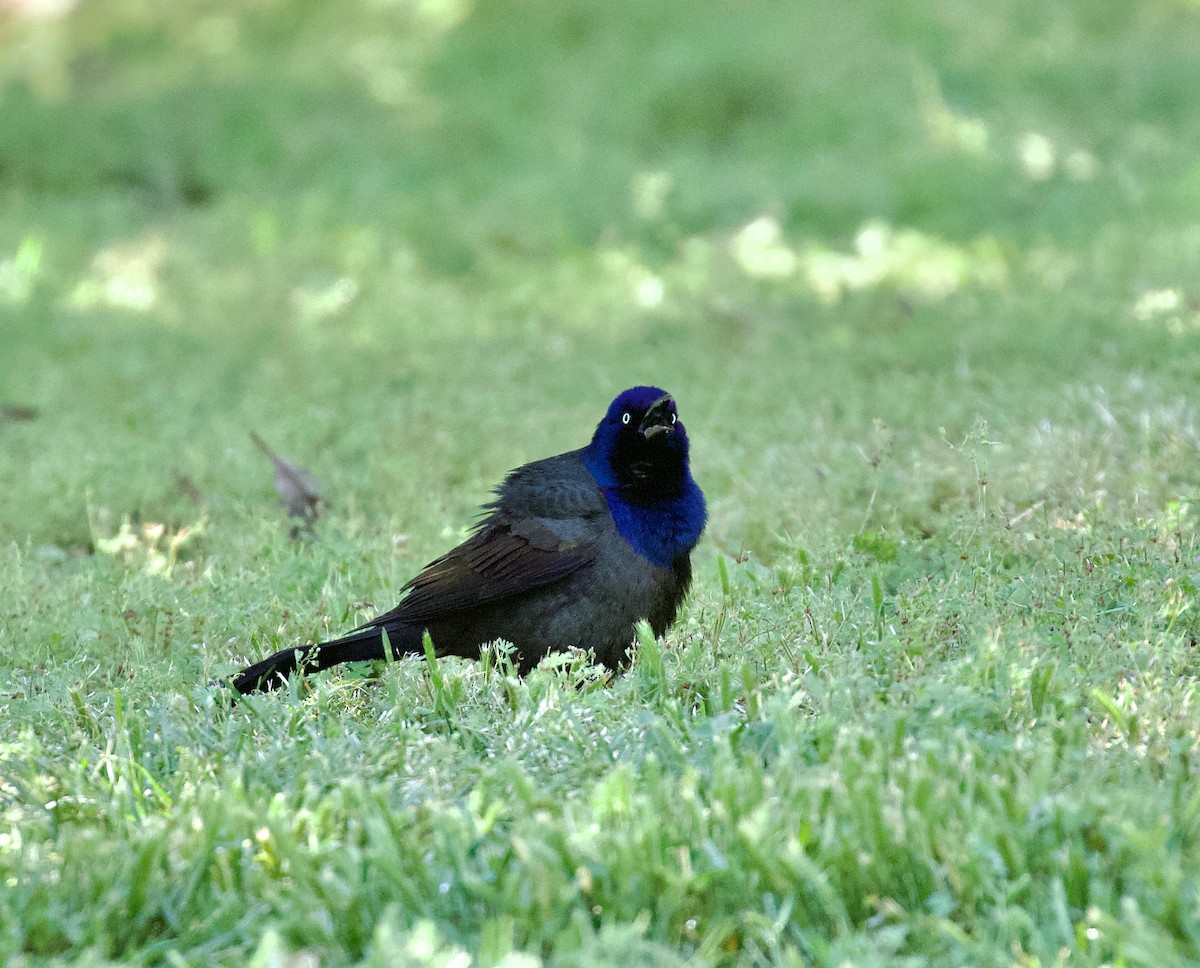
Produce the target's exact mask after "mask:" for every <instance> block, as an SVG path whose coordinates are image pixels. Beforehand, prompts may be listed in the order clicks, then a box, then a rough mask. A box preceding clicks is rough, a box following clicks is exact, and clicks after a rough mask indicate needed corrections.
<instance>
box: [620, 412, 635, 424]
mask: <svg viewBox="0 0 1200 968" xmlns="http://www.w3.org/2000/svg"><path fill="white" fill-rule="evenodd" d="M632 419H633V418H632V417H630V416H629V411H628V410H626V411H625V412H624V413H623V414H621V423H623V424H627V423H629V421H630V420H632Z"/></svg>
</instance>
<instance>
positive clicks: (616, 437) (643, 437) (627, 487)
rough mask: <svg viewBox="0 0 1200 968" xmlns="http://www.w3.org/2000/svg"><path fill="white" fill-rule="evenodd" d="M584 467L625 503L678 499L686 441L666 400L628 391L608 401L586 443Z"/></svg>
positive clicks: (654, 391) (643, 390)
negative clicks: (616, 493)
mask: <svg viewBox="0 0 1200 968" xmlns="http://www.w3.org/2000/svg"><path fill="white" fill-rule="evenodd" d="M587 449H588V458H589V467H590V469H591V470H592V473H593V475H595V476H596V479H597V480H598V481H599V483H600V485H601V486H602V487H617V488H619V489H620V491H621V493H622V495H623V496H625V497H627V498H629V499H630V500H635V501H636V500H644V501H659V500H665V499H668V498H672V497H676V496H678V495H679V494H680V493H681V492H682V490H683V486H684V482H685V481H686V479H687V476H688V473H689V471H688V438H687V431H685V430H684V429H683V421H681V420H680V419H679V411H678V410H677V409H676V407H675V400H674V398H672V396H671V395H670V394H669V393H667V392H665V391H663V390H660V389H659V388H658V387H632V388H630V389H628V390H626V391H624V392H623V393H621V394H620V395H618V396H617V398H616V399H615V400H614V401H613V402H612V404H611V405H610V406H609V408H608V413H606V414H605V415H604V419H603V420H601V421H600V424H599V426H598V427H596V433H595V434H594V435H593V437H592V442H591V444H590V445H589V447H588V448H587Z"/></svg>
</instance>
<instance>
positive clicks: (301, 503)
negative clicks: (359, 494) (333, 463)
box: [250, 430, 321, 527]
mask: <svg viewBox="0 0 1200 968" xmlns="http://www.w3.org/2000/svg"><path fill="white" fill-rule="evenodd" d="M250 439H251V440H253V441H254V445H255V446H256V447H257V448H258V449H259V450H261V451H262V452H263V453H264V454H266V455H267V457H268V458H270V460H271V463H272V464H274V465H275V491H276V493H277V494H278V495H279V503H280V504H282V505H283V506H284V508H286V509H287V513H288V514H290V515H292V516H293V517H297V518H300V519H301V520H302V521H303V522H304V524H305V525H306V526H307V527H312V524H313V522H314V521H316V520H317V514H318V513H319V512H320V506H321V482H320V480H318V479H317V478H316V477H314V476H313V475H312V474H310V473H309V472H308V471H306V470H305V469H304V468H303V467H301V466H300V465H299V464H293V463H292V462H291V461H290V460H284V458H282V457H280V456H279V455H278V454H277V453H275V451H273V450H271V448H270V447H268V446H267V444H266V441H264V440H263V439H262V438H261V437H260V436H258V434H256V433H255V432H254V431H253V430H252V431H250Z"/></svg>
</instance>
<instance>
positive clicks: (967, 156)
mask: <svg viewBox="0 0 1200 968" xmlns="http://www.w3.org/2000/svg"><path fill="white" fill-rule="evenodd" d="M0 45H2V49H3V56H2V57H0V404H3V405H4V407H5V410H4V414H5V416H4V417H3V418H0V492H3V493H4V494H5V495H6V498H5V500H4V501H3V502H0V536H3V537H5V538H12V539H16V540H18V541H32V542H33V543H34V545H36V546H38V547H42V548H43V549H44V550H45V551H46V553H47V554H48V555H50V556H51V557H54V556H57V555H60V554H66V555H74V554H76V553H80V552H86V551H88V550H91V549H92V548H93V546H94V544H95V540H96V538H97V536H98V535H100V536H111V535H112V534H114V533H115V532H116V530H117V528H118V526H119V522H120V521H121V520H122V518H126V517H131V518H132V520H133V521H134V522H135V523H136V522H137V521H153V522H163V521H167V522H175V523H176V524H182V523H184V522H186V521H189V520H192V519H195V518H197V517H198V516H199V511H198V510H197V504H198V503H199V504H200V505H201V507H202V508H203V509H204V510H205V513H206V514H208V516H209V517H210V518H211V517H213V516H214V513H213V512H214V509H215V516H216V517H217V518H221V517H224V518H226V519H231V518H232V519H238V518H239V517H240V516H242V517H245V518H246V519H247V520H249V519H252V518H254V517H255V516H261V515H262V514H265V513H268V509H269V510H270V511H271V512H274V510H275V508H274V503H273V502H274V495H273V494H272V493H271V487H270V468H269V465H267V464H266V463H265V462H264V461H263V458H262V455H261V454H259V453H258V452H257V451H256V450H255V448H254V447H253V446H252V444H251V442H250V440H249V438H248V436H247V431H249V430H257V431H258V432H260V433H262V434H263V436H264V437H265V438H266V439H267V440H268V442H269V443H270V444H271V445H272V446H274V447H275V448H277V449H278V450H279V451H280V452H281V453H284V454H287V455H289V456H291V457H293V458H294V459H296V460H297V461H299V462H300V463H302V464H303V465H305V466H307V467H309V468H310V469H313V470H314V471H315V472H316V473H317V474H318V476H320V477H322V478H324V480H325V485H326V488H327V490H326V494H327V496H328V497H329V498H330V504H329V506H330V508H331V509H333V511H334V513H335V514H340V515H343V516H344V519H345V522H346V527H347V528H349V529H350V530H351V531H353V529H354V527H355V526H356V525H355V524H354V522H355V521H360V522H361V521H372V520H376V521H377V520H380V519H381V517H383V516H385V515H395V516H396V520H395V529H396V530H405V531H406V530H407V527H406V526H405V518H406V516H407V515H409V514H410V513H411V512H410V511H408V510H406V508H410V509H411V508H412V507H413V506H416V507H429V505H430V503H431V501H432V503H433V511H432V513H433V516H434V519H435V520H436V521H437V522H438V523H439V525H440V524H442V523H443V522H450V521H455V520H457V521H461V520H462V519H463V518H462V516H463V515H464V514H465V513H467V510H468V509H469V508H470V507H471V506H473V505H474V504H475V503H476V502H477V501H478V500H479V499H480V497H481V496H482V495H483V493H484V492H485V491H486V488H487V486H488V485H489V484H490V483H491V482H493V481H494V480H496V479H497V477H498V475H499V474H500V473H501V472H502V471H503V470H504V469H506V468H508V467H511V466H514V465H516V464H517V463H518V462H520V461H522V460H527V459H532V458H534V457H537V456H541V455H544V454H547V453H550V452H554V451H557V450H561V449H566V448H569V447H573V446H578V445H579V444H581V443H582V442H583V441H584V440H585V439H586V436H587V435H588V433H589V432H590V428H591V427H592V425H593V424H594V421H595V419H596V418H597V417H598V415H599V414H600V413H601V412H602V410H603V407H604V406H605V404H606V403H607V401H608V400H609V399H611V397H612V396H613V395H614V394H615V393H616V392H617V391H618V390H620V389H621V388H623V387H624V386H626V385H629V384H633V383H637V382H643V381H645V382H654V383H658V384H661V385H664V386H666V387H668V388H669V389H670V390H671V391H672V392H674V393H675V394H676V395H677V396H678V398H679V399H680V402H681V407H682V408H683V414H684V417H685V419H686V420H687V421H688V423H689V426H690V427H691V428H692V432H693V437H694V438H695V440H696V444H697V452H696V463H697V467H698V469H699V471H700V472H701V474H702V479H703V480H704V482H705V483H706V484H707V485H708V487H709V490H710V492H711V493H712V494H713V496H714V511H715V514H714V521H713V526H712V529H711V531H710V534H712V535H713V537H714V538H716V539H717V541H718V543H720V544H721V545H722V546H724V547H728V548H729V549H730V550H731V551H734V552H736V551H739V550H742V549H744V548H746V549H752V550H755V551H758V552H760V553H762V554H765V555H769V554H770V553H772V549H774V550H776V551H778V549H779V548H780V547H785V546H786V545H787V539H786V538H785V537H783V536H785V535H787V534H796V533H804V532H806V531H807V532H809V533H810V534H811V533H813V532H814V530H815V531H816V532H819V533H824V532H825V531H827V530H828V529H829V528H831V527H833V528H836V527H837V522H838V521H839V519H840V516H842V515H844V516H845V518H846V521H847V522H852V523H849V524H847V526H848V527H851V528H857V527H860V526H861V522H862V520H863V514H864V513H867V514H869V515H871V516H875V517H880V516H881V517H880V521H881V526H883V525H893V526H898V527H900V528H902V529H903V528H909V529H915V530H917V531H920V530H922V529H925V530H928V529H929V528H931V527H933V526H934V525H933V524H931V523H930V520H929V519H932V518H934V517H936V516H937V514H939V513H941V512H942V511H943V510H950V511H953V510H954V509H956V508H959V509H961V508H962V507H965V506H969V505H971V504H972V503H973V502H975V501H976V500H977V499H978V497H979V495H978V484H977V481H976V478H977V477H978V476H979V475H977V474H975V471H974V469H973V467H972V462H974V463H978V461H977V460H976V459H975V457H972V456H970V455H967V456H963V454H962V453H961V452H960V453H958V454H957V456H948V455H949V454H950V451H949V450H948V449H947V444H950V445H951V446H952V447H960V446H961V445H963V442H964V441H967V442H969V441H976V442H979V441H986V440H987V438H988V437H989V434H990V435H991V436H992V437H996V438H998V437H999V436H1003V437H1004V438H1005V440H1004V441H998V442H999V443H1007V444H1008V445H1009V446H1010V447H1011V448H1012V449H1013V451H1014V452H1015V453H1016V455H1017V456H1014V457H1012V458H1010V459H1008V460H1006V461H1005V462H1004V471H1003V473H1002V472H1001V471H999V470H995V471H994V472H993V475H992V478H993V479H992V488H993V490H992V493H993V495H994V496H996V497H997V499H999V500H1006V499H1007V500H1009V501H1011V504H1012V508H1013V509H1015V510H1014V513H1017V512H1019V510H1020V508H1021V507H1024V506H1026V505H1027V504H1028V503H1029V502H1031V501H1032V500H1035V499H1039V498H1040V497H1044V496H1045V495H1046V494H1048V493H1051V494H1053V493H1059V494H1062V495H1064V496H1066V497H1068V498H1069V497H1071V496H1072V495H1082V494H1084V493H1085V492H1086V491H1087V490H1088V488H1090V487H1094V482H1089V481H1088V480H1086V472H1085V470H1081V469H1080V462H1084V463H1086V460H1087V456H1086V452H1090V450H1093V449H1094V447H1095V440H1093V439H1091V438H1089V436H1088V435H1089V433H1090V430H1088V428H1090V427H1093V425H1094V426H1095V427H1098V428H1099V429H1100V430H1103V428H1104V426H1105V425H1104V418H1103V417H1102V416H1101V414H1103V413H1104V412H1108V413H1109V414H1110V416H1111V415H1112V414H1114V413H1115V414H1117V416H1116V417H1113V418H1112V419H1114V420H1115V421H1117V422H1120V421H1121V420H1122V419H1123V418H1122V417H1121V415H1120V409H1121V407H1123V406H1127V407H1128V408H1129V409H1130V411H1131V412H1132V411H1133V410H1137V411H1138V412H1143V411H1144V412H1145V413H1148V414H1150V415H1151V416H1150V417H1149V418H1148V419H1149V420H1150V421H1151V423H1152V424H1154V425H1155V426H1158V425H1159V424H1161V426H1162V428H1164V431H1163V432H1164V433H1167V430H1168V429H1170V428H1172V427H1174V428H1175V430H1176V431H1178V428H1179V426H1180V421H1181V417H1180V410H1179V407H1180V405H1181V400H1182V397H1181V392H1182V391H1181V388H1183V387H1186V386H1189V385H1190V381H1191V379H1192V375H1193V374H1194V373H1195V370H1196V364H1197V362H1198V353H1197V339H1196V331H1197V327H1198V319H1200V317H1198V316H1197V302H1196V299H1197V296H1198V295H1200V286H1198V285H1197V280H1196V277H1195V274H1196V265H1197V264H1198V263H1197V259H1198V257H1200V217H1198V209H1197V204H1196V203H1197V198H1198V194H1200V161H1198V160H1197V159H1198V158H1200V153H1198V151H1197V148H1198V147H1200V112H1198V111H1197V110H1196V105H1197V103H1200V96H1198V95H1200V70H1198V69H1197V68H1198V60H1200V55H1198V54H1197V51H1200V8H1198V7H1197V4H1195V3H1194V2H1190V0H1144V2H1138V3H1133V2H1113V3H1103V4H1098V3H1094V2H1091V0H1059V2H1055V3H1049V4H1047V3H1044V2H1039V0H999V2H995V3H990V4H986V5H980V4H977V3H974V2H969V0H935V2H930V3H924V4H896V3H893V2H890V0H861V2H855V3H844V2H836V3H835V2H826V0H813V2H787V0H750V2H744V3H726V2H714V0H703V2H697V0H687V2H673V0H666V2H656V3H645V2H641V0H628V2H627V0H613V2H609V3H605V4H595V3H591V2H583V0H580V2H575V0H554V2H549V0H545V2H542V0H508V2H498V0H481V2H471V0H345V2H339V3H336V4H330V3H319V2H313V0H237V2H223V0H210V2H204V3H194V2H174V3H169V4H163V3H152V2H142V0H77V2H72V0H4V2H3V3H2V4H0ZM1131 379H1132V382H1131ZM1139 381H1140V382H1139ZM1172 381H1176V382H1172ZM1164 388H1165V389H1164ZM1080 420H1082V421H1083V422H1084V423H1085V424H1086V425H1087V426H1086V427H1084V428H1083V429H1082V430H1081V429H1080V426H1079V421H1080ZM1097 421H1098V422H1097ZM1155 421H1157V423H1155ZM1064 426H1065V429H1063V427H1064ZM997 428H1000V429H1002V430H1003V431H1004V433H1003V434H999V433H998V432H997ZM1174 439H1175V438H1172V437H1170V435H1169V434H1168V435H1167V437H1165V438H1164V443H1163V446H1166V447H1170V446H1184V445H1185V444H1187V446H1190V444H1189V443H1188V442H1187V441H1183V442H1180V441H1176V443H1175V444H1172V443H1171V441H1172V440H1174ZM993 442H997V441H993ZM1139 446H1140V445H1139ZM1075 451H1078V452H1080V456H1079V458H1078V460H1076V461H1072V460H1069V459H1065V458H1066V457H1068V456H1070V455H1072V454H1073V453H1074V452H1075ZM897 454H898V455H900V457H899V458H898V459H897V461H896V462H895V463H894V465H893V467H894V470H893V471H890V472H889V471H888V469H887V466H884V469H883V471H879V468H880V466H881V462H884V461H883V459H884V457H885V456H886V455H897ZM948 461H949V465H952V466H950V467H949V469H947V468H948V466H949V465H948V463H947V462H948ZM884 463H885V462H884ZM1167 463H1168V464H1170V465H1171V467H1175V465H1174V464H1171V462H1170V461H1168V462H1167ZM877 471H879V472H878V473H875V477H874V478H873V479H871V480H867V477H869V476H870V474H871V473H873V472H877ZM1163 473H1165V474H1166V475H1167V476H1168V477H1170V476H1171V475H1172V474H1176V473H1177V471H1176V470H1168V471H1165V472H1163ZM864 474H866V476H864ZM1160 477H1161V475H1160ZM1156 480H1157V478H1156ZM1135 483H1136V482H1135ZM1159 483H1163V482H1162V481H1161V480H1160V481H1159ZM1167 483H1169V482H1167ZM1147 486H1149V485H1148V484H1147ZM456 488H459V489H458V490H456ZM447 490H448V491H449V496H448V497H441V495H443V494H445V493H446V492H447ZM889 494H890V495H892V496H893V497H894V498H895V501H894V502H893V504H892V505H891V506H889V505H888V503H887V500H886V498H887V497H888V495H889ZM912 494H918V495H920V496H921V500H920V504H919V506H914V507H912V508H905V507H901V506H900V505H901V504H903V503H904V500H905V497H904V496H905V495H912ZM429 495H433V497H432V498H430V497H429ZM872 495H874V497H873V498H872V500H871V503H870V505H869V506H868V503H867V499H868V498H871V496H872ZM439 501H444V504H443V505H439V504H438V502H439ZM1022 502H1025V503H1022ZM814 519H819V520H820V523H819V524H814V523H813V522H814ZM781 542H782V544H781Z"/></svg>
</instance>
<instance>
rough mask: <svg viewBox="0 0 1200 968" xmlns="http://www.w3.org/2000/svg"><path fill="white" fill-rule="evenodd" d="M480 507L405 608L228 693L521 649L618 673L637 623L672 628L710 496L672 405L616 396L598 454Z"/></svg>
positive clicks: (272, 662) (506, 490)
mask: <svg viewBox="0 0 1200 968" xmlns="http://www.w3.org/2000/svg"><path fill="white" fill-rule="evenodd" d="M494 494H495V499H494V500H492V501H491V502H489V503H487V504H485V505H483V507H482V508H481V515H482V516H481V519H480V520H479V522H478V523H477V524H476V526H475V527H474V529H473V530H472V532H471V534H470V536H469V537H468V538H467V539H466V540H465V541H464V542H463V543H462V544H460V545H459V546H458V547H456V548H454V549H452V550H451V551H449V552H447V553H446V554H444V555H442V556H441V557H440V558H437V559H435V560H434V561H432V562H430V564H428V565H427V566H426V567H425V568H424V569H423V570H422V571H421V572H419V573H418V574H417V575H416V577H415V578H413V579H412V580H411V581H409V582H408V584H407V585H405V586H404V588H403V589H402V590H401V597H400V602H399V604H398V605H396V606H395V608H393V609H391V610H390V611H387V612H384V613H383V614H381V615H378V616H376V617H375V618H374V619H372V620H371V621H369V622H367V623H366V624H364V625H361V626H359V627H358V628H356V629H354V630H352V631H351V632H349V633H347V634H346V635H343V636H341V637H340V638H336V639H332V640H331V641H328V642H321V643H317V644H309V645H306V646H303V647H299V648H288V649H282V650H281V651H279V652H276V653H275V654H274V655H270V656H267V657H266V658H265V659H263V660H262V661H260V662H256V663H254V664H253V665H250V666H247V667H246V668H245V669H243V670H242V671H241V672H239V673H237V674H236V675H234V676H232V677H230V678H229V679H228V680H226V683H227V684H229V685H232V686H233V687H234V688H235V689H236V690H237V691H238V692H239V693H241V694H248V693H252V692H259V691H268V690H271V689H275V688H277V687H279V686H281V685H283V684H284V683H285V682H286V681H287V679H288V677H289V676H290V675H291V674H293V673H295V672H296V671H297V670H304V671H305V672H306V673H311V672H318V671H321V670H324V669H328V668H330V667H331V666H336V665H340V664H341V663H343V662H361V661H368V660H374V659H383V658H385V649H387V648H390V651H391V653H392V655H393V657H395V658H400V657H402V656H421V655H424V654H425V648H424V639H425V633H428V634H429V638H430V641H431V642H432V644H433V651H434V654H435V655H436V656H437V657H439V658H440V657H444V656H462V657H464V658H475V659H477V658H479V656H480V653H481V651H482V649H483V648H484V647H485V646H487V645H488V644H489V643H493V642H497V641H500V640H503V641H505V642H508V643H510V644H511V645H512V646H513V650H514V651H513V653H512V654H513V659H514V663H515V665H516V667H517V671H518V673H519V674H521V675H525V674H526V673H528V672H529V671H530V670H531V669H533V668H534V667H535V666H536V665H537V664H538V663H539V662H541V661H542V659H544V658H545V657H546V655H547V654H549V653H551V652H560V651H567V650H571V649H576V648H579V649H585V650H587V649H590V650H591V652H592V654H593V656H594V659H595V661H596V662H597V663H598V664H600V665H603V666H606V667H609V668H613V669H619V668H621V667H623V666H624V665H625V664H626V663H627V662H628V658H629V649H630V646H631V645H632V644H633V641H634V639H635V637H636V629H637V626H638V624H639V623H640V622H642V621H646V622H648V623H649V625H650V629H651V630H652V631H653V633H654V635H655V637H660V636H662V635H663V634H664V633H665V632H666V630H667V629H668V628H669V627H670V626H671V625H672V624H673V623H674V621H675V618H676V615H677V614H678V611H679V607H680V605H681V604H682V603H683V601H684V599H685V597H686V596H687V593H688V589H689V587H690V585H691V581H692V566H691V552H692V550H693V549H694V548H695V547H696V544H697V542H698V541H699V540H700V536H701V535H702V534H703V532H704V526H705V523H706V520H707V509H706V505H705V500H704V494H703V492H702V491H701V489H700V486H699V485H698V484H697V483H696V481H695V479H694V478H693V477H692V472H691V466H690V459H689V445H688V436H687V431H686V430H685V429H684V426H683V421H681V420H680V419H679V411H678V408H677V406H676V403H675V399H674V398H673V397H672V396H671V395H670V394H669V393H667V392H665V391H663V390H661V389H659V388H658V387H652V386H636V387H631V388H630V389H628V390H625V391H623V392H622V393H620V394H618V395H617V397H616V398H615V399H614V400H613V401H612V403H611V404H610V405H609V407H608V410H607V412H606V413H605V415H604V418H603V419H602V420H601V421H600V423H599V424H598V425H597V427H596V431H595V433H594V434H593V435H592V439H591V441H590V442H589V443H588V444H587V446H585V447H582V448H580V449H578V450H572V451H568V452H567V453H564V454H559V455H557V456H555V457H548V458H545V459H543V460H537V461H534V462H532V463H529V464H525V465H523V466H521V467H518V468H517V469H516V470H514V471H511V472H510V473H509V474H508V475H507V477H505V479H504V480H503V482H502V483H501V484H500V485H499V486H497V487H496V488H495V490H494Z"/></svg>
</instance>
